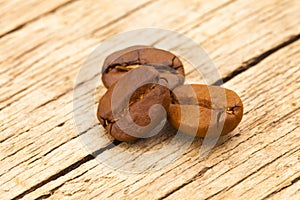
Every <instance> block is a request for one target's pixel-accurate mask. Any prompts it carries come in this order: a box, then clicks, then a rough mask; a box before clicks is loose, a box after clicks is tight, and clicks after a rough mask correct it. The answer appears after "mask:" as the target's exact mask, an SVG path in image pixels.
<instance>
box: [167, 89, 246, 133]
mask: <svg viewBox="0 0 300 200" xmlns="http://www.w3.org/2000/svg"><path fill="white" fill-rule="evenodd" d="M242 116H243V104H242V101H241V99H240V98H239V96H238V95H237V94H236V93H235V92H233V91H231V90H229V89H225V88H221V87H218V86H207V85H182V86H179V87H177V88H175V90H174V91H173V94H172V103H171V105H170V108H169V113H168V117H169V121H170V123H171V124H172V125H173V126H174V127H175V128H177V129H179V130H180V131H182V132H185V133H187V134H190V135H194V136H197V137H205V136H206V135H207V133H208V131H210V134H209V136H218V135H219V134H221V135H225V134H227V133H229V132H231V131H233V130H234V129H235V128H236V127H237V125H238V124H239V123H240V121H241V120H242ZM222 125H223V126H222Z"/></svg>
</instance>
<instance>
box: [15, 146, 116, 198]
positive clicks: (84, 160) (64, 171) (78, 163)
mask: <svg viewBox="0 0 300 200" xmlns="http://www.w3.org/2000/svg"><path fill="white" fill-rule="evenodd" d="M118 144H120V143H118V142H116V141H113V142H112V143H110V144H109V145H107V146H105V147H103V148H100V149H98V150H97V151H95V152H93V153H91V154H88V155H87V156H85V157H83V158H82V159H80V160H78V161H76V162H75V163H73V164H71V165H70V166H68V167H66V168H64V169H62V170H60V171H59V172H58V173H56V174H54V175H52V176H50V177H49V178H47V179H46V180H43V181H41V182H39V183H38V184H36V185H34V186H32V187H31V188H29V189H27V190H25V191H24V192H22V193H21V194H19V195H17V196H15V197H13V198H12V199H11V200H16V199H21V198H23V197H24V196H25V195H27V194H29V193H31V192H33V191H35V190H36V189H38V188H40V187H42V186H44V185H45V184H47V183H49V182H51V181H54V180H56V179H58V178H60V177H62V176H65V175H66V174H68V173H70V172H71V171H73V170H74V169H76V168H78V167H80V166H81V165H83V164H84V163H87V162H89V161H91V160H93V159H94V158H95V157H97V156H98V155H100V154H101V153H103V152H104V151H106V150H109V149H112V148H113V147H115V146H116V145H118Z"/></svg>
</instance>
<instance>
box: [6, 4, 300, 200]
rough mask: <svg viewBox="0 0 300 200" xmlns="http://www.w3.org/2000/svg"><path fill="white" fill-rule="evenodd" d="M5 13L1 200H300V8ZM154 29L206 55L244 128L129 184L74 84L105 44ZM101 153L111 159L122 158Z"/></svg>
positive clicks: (31, 7) (52, 8)
mask: <svg viewBox="0 0 300 200" xmlns="http://www.w3.org/2000/svg"><path fill="white" fill-rule="evenodd" d="M0 9H1V12H0V19H1V20H0V44H1V45H0V62H1V67H0V84H1V92H0V119H1V124H0V131H1V132H0V153H1V154H0V160H1V161H0V162H1V165H0V199H20V198H23V199H48V198H49V199H300V181H299V180H300V162H299V161H300V128H299V127H300V109H299V108H300V101H299V99H300V40H299V38H300V12H299V10H300V2H299V1H298V0H266V1H258V0H257V1H248V0H210V1H204V0H199V1H196V0H187V1H183V0H182V1H179V0H175V1H168V0H154V1H150V0H140V1H128V0H126V1H121V0H115V1H111V0H101V1H93V0H86V1H83V0H77V1H70V0H53V1H39V0H28V1H16V0H11V1H9V0H1V1H0ZM147 27H159V28H164V29H169V30H173V31H176V32H178V33H182V34H184V35H186V36H188V37H190V38H191V39H193V40H194V41H196V43H198V44H199V45H201V47H203V48H204V49H205V51H206V52H207V53H208V55H209V56H210V58H211V59H212V60H213V62H214V63H215V65H216V66H217V69H218V71H219V72H220V73H221V76H222V78H223V80H224V82H225V83H224V85H223V86H224V87H227V88H230V89H232V90H234V91H236V92H237V93H238V94H239V95H240V96H241V98H242V100H243V102H244V107H245V111H244V118H243V120H242V122H241V124H240V125H239V127H238V128H237V129H236V130H235V131H234V132H232V133H231V134H229V136H227V137H225V138H222V139H221V142H218V145H217V146H215V147H214V149H213V150H212V151H211V152H210V154H209V155H208V156H206V157H203V158H199V147H200V146H201V140H196V141H195V142H194V143H192V145H191V146H190V148H189V149H188V150H187V151H186V152H185V153H184V154H183V155H182V156H180V157H179V158H177V159H176V160H174V161H172V162H171V163H169V164H168V165H166V166H164V167H163V168H162V169H160V170H157V171H152V172H149V173H137V174H130V173H120V172H119V171H117V170H113V169H111V168H109V167H107V166H105V165H103V164H102V163H99V162H98V161H97V160H96V159H94V157H93V156H92V155H90V154H89V152H88V151H86V149H85V148H83V144H82V142H81V139H80V136H79V135H80V134H81V135H82V134H88V132H89V130H87V131H86V132H85V133H78V131H77V129H76V125H75V123H74V121H73V103H72V102H73V88H74V81H75V79H76V76H77V74H78V72H79V69H80V67H81V66H82V64H83V63H84V61H85V60H86V59H87V57H88V55H89V54H90V53H91V52H92V51H93V50H94V49H95V48H96V46H97V45H99V44H101V42H103V41H105V40H106V39H108V38H110V37H111V36H113V35H115V34H117V33H120V32H124V31H128V30H134V29H137V28H147ZM98 90H99V95H98V98H99V97H100V96H101V94H103V92H105V89H104V88H103V86H99V88H98ZM84 95H86V94H83V96H84ZM96 104H97V102H96V101H95V105H96ZM82 109H86V110H88V109H91V108H88V107H85V106H84V105H82ZM93 129H101V128H100V127H99V126H98V125H97V126H94V127H92V128H91V130H93ZM101 130H102V134H106V133H105V132H104V131H103V129H101ZM171 138H172V135H167V136H165V135H161V136H159V137H154V138H151V139H146V140H141V141H139V142H137V144H135V151H136V153H137V154H141V155H142V154H143V153H145V152H146V151H151V150H152V149H157V148H161V147H163V146H164V145H166V144H167V143H168V142H169V141H170V140H171ZM101 145H102V148H104V149H102V151H101V152H100V154H101V153H103V154H104V153H106V154H108V155H109V153H111V155H113V153H114V151H116V148H107V145H108V144H105V143H104V144H101ZM145 147H147V148H145ZM105 148H106V149H105ZM118 148H121V149H123V150H124V151H126V150H127V149H128V148H130V145H129V144H126V143H121V144H119V145H118ZM108 159H110V158H108ZM111 159H112V158H111ZM120 159H121V160H122V157H121V158H120Z"/></svg>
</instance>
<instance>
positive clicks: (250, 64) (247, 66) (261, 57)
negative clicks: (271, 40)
mask: <svg viewBox="0 0 300 200" xmlns="http://www.w3.org/2000/svg"><path fill="white" fill-rule="evenodd" d="M299 39H300V33H299V34H297V35H293V36H290V37H289V38H288V39H287V40H286V41H284V42H282V43H280V44H278V45H276V46H275V47H273V48H271V49H269V50H268V51H265V52H264V53H261V54H260V55H258V56H256V57H254V58H251V59H250V60H248V61H246V62H244V63H243V64H242V65H241V66H240V67H238V68H237V69H235V70H234V71H233V72H231V73H230V74H228V75H227V76H225V77H224V78H222V79H220V80H217V81H216V82H215V83H213V85H222V84H223V83H226V82H228V81H229V80H231V79H233V78H234V77H235V76H237V75H239V74H241V73H243V72H245V71H247V70H248V69H250V68H252V67H253V66H255V65H257V64H258V63H260V62H261V61H263V60H264V59H266V58H267V57H269V56H270V55H272V54H273V53H275V52H277V51H279V50H280V49H282V48H284V47H286V46H288V45H290V44H292V43H294V42H296V41H297V40H299Z"/></svg>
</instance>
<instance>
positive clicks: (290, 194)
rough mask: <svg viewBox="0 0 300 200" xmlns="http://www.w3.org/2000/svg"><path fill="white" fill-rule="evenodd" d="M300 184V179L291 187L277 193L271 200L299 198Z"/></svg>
mask: <svg viewBox="0 0 300 200" xmlns="http://www.w3.org/2000/svg"><path fill="white" fill-rule="evenodd" d="M299 192H300V182H299V179H297V180H296V182H295V183H292V185H291V186H289V187H287V188H284V189H283V190H281V191H278V192H275V194H273V195H272V196H270V197H269V199H297V198H299Z"/></svg>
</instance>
